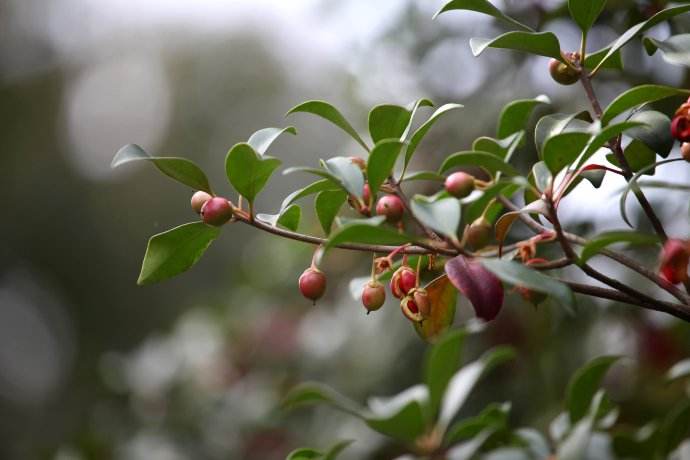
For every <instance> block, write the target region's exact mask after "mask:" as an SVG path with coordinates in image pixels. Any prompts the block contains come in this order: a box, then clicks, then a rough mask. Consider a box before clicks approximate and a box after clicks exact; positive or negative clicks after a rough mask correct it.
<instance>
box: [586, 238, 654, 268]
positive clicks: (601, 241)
mask: <svg viewBox="0 0 690 460" xmlns="http://www.w3.org/2000/svg"><path fill="white" fill-rule="evenodd" d="M658 242H659V237H657V236H655V235H647V234H644V233H638V232H631V231H624V230H623V231H611V232H605V233H602V234H600V235H597V236H596V237H595V238H593V239H591V240H590V241H589V242H588V243H587V244H586V245H585V246H584V247H583V248H582V253H581V254H580V263H581V264H584V263H586V262H587V261H588V260H589V259H591V258H592V257H594V256H595V255H596V254H597V253H598V252H599V251H601V250H602V249H604V248H605V247H607V246H610V245H612V244H615V243H628V244H636V245H641V244H657V243H658Z"/></svg>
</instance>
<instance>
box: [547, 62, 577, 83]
mask: <svg viewBox="0 0 690 460" xmlns="http://www.w3.org/2000/svg"><path fill="white" fill-rule="evenodd" d="M549 73H550V74H551V78H553V79H554V80H555V81H556V82H557V83H560V84H561V85H572V84H574V83H577V81H578V80H579V79H580V72H578V71H577V70H575V69H573V68H572V67H570V66H569V65H567V64H564V63H563V62H561V61H559V60H557V59H551V60H550V61H549Z"/></svg>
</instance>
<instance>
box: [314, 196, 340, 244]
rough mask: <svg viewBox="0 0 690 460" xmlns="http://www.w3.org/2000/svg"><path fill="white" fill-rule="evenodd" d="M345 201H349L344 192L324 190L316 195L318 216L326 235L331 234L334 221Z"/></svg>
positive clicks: (315, 205)
mask: <svg viewBox="0 0 690 460" xmlns="http://www.w3.org/2000/svg"><path fill="white" fill-rule="evenodd" d="M345 200H347V193H345V192H343V191H342V190H324V191H323V192H320V193H319V194H318V195H316V199H315V200H314V207H315V208H316V216H317V217H318V218H319V223H320V224H321V228H323V231H324V233H326V235H328V234H330V233H331V226H332V225H333V220H334V219H335V216H337V215H338V212H339V211H340V208H341V207H342V206H343V203H345Z"/></svg>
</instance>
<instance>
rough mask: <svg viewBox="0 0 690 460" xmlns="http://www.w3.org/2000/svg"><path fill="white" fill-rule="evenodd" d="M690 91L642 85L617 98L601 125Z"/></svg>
mask: <svg viewBox="0 0 690 460" xmlns="http://www.w3.org/2000/svg"><path fill="white" fill-rule="evenodd" d="M688 9H689V10H690V6H689V7H688ZM688 94H690V91H688V90H686V89H680V88H673V87H672V86H661V85H640V86H636V87H634V88H631V89H629V90H627V91H625V92H624V93H622V94H621V95H619V96H618V97H617V98H615V99H614V100H613V101H612V102H611V103H610V104H609V105H608V107H606V109H605V110H604V113H603V114H602V116H601V123H602V124H603V125H607V124H609V122H610V121H611V120H613V119H614V118H615V117H616V116H618V115H620V114H621V113H623V112H625V111H626V110H629V109H632V108H633V107H637V106H638V105H641V104H646V103H649V102H654V101H658V100H660V99H666V98H667V97H671V96H681V95H686V96H687V95H688Z"/></svg>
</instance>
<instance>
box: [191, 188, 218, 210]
mask: <svg viewBox="0 0 690 460" xmlns="http://www.w3.org/2000/svg"><path fill="white" fill-rule="evenodd" d="M211 198H213V197H212V196H211V195H209V194H208V193H206V192H204V191H203V190H199V191H198V192H194V195H192V199H191V204H192V209H193V210H194V212H195V213H197V214H201V208H203V207H204V205H205V204H206V202H207V201H208V200H210V199H211Z"/></svg>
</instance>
